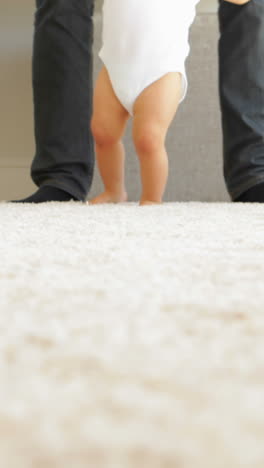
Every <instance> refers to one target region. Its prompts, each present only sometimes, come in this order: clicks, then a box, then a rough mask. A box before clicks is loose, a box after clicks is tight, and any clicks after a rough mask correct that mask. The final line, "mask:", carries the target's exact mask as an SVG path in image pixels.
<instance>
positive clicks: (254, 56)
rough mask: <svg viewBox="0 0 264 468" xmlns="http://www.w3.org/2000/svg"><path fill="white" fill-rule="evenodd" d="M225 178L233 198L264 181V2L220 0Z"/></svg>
mask: <svg viewBox="0 0 264 468" xmlns="http://www.w3.org/2000/svg"><path fill="white" fill-rule="evenodd" d="M219 20H220V32H221V37H220V41H219V61H220V65H219V69H220V71H219V75H220V80H219V81H220V101H221V109H222V124H223V139H224V176H225V181H226V185H227V189H228V191H229V194H230V196H231V198H232V199H233V200H235V199H236V198H237V197H238V196H239V195H241V194H242V193H243V192H245V191H246V190H248V189H249V188H251V187H253V186H254V185H257V184H259V183H261V182H264V1H263V0H251V2H250V3H248V4H246V5H244V6H237V5H232V4H231V3H227V2H225V1H223V0H220V7H219Z"/></svg>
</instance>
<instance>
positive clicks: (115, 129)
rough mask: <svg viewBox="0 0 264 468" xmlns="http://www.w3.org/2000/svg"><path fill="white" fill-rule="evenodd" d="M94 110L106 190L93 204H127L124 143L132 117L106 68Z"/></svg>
mask: <svg viewBox="0 0 264 468" xmlns="http://www.w3.org/2000/svg"><path fill="white" fill-rule="evenodd" d="M93 108H94V112H93V117H92V121H91V129H92V134H93V137H94V140H95V148H96V158H97V164H98V168H99V171H100V174H101V177H102V179H103V183H104V187H105V190H104V192H103V193H101V194H100V195H99V196H97V197H96V198H94V199H92V200H91V201H90V203H92V204H97V203H118V202H122V201H126V200H127V193H126V189H125V184H124V161H125V150H124V145H123V143H122V140H121V139H122V135H123V133H124V131H125V127H126V122H127V120H128V118H129V114H128V112H127V111H126V110H125V109H124V107H123V106H122V105H121V103H120V102H119V101H118V99H117V97H116V95H115V93H114V91H113V88H112V85H111V81H110V79H109V75H108V72H107V70H106V68H105V67H103V68H102V70H101V72H100V73H99V76H98V79H97V83H96V86H95V90H94V103H93Z"/></svg>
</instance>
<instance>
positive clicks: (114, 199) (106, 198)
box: [87, 191, 127, 205]
mask: <svg viewBox="0 0 264 468" xmlns="http://www.w3.org/2000/svg"><path fill="white" fill-rule="evenodd" d="M126 201H127V193H126V192H122V193H116V194H115V193H110V192H107V191H105V192H103V193H101V194H100V195H98V196H97V197H95V198H92V200H90V201H89V202H87V203H88V205H99V204H102V203H122V202H126Z"/></svg>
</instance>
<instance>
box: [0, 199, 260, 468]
mask: <svg viewBox="0 0 264 468" xmlns="http://www.w3.org/2000/svg"><path fill="white" fill-rule="evenodd" d="M0 217H1V218H0V219H1V224H0V250H1V251H0V259H1V261H0V287H1V295H0V311H1V313H0V348H1V353H0V379H1V385H0V460H1V467H3V468H90V467H91V468H240V467H241V468H245V467H247V468H263V466H264V444H263V441H264V340H263V332H264V287H263V286H264V217H263V205H260V204H252V205H249V204H231V203H219V204H217V203H196V202H194V203H165V204H164V205H161V206H148V207H138V206H137V205H136V204H134V203H128V204H122V205H119V206H116V205H104V206H88V205H84V204H81V203H79V202H77V203H74V202H69V203H64V204H60V203H46V204H43V205H28V204H25V205H19V206H18V205H16V204H14V205H12V204H8V203H1V204H0Z"/></svg>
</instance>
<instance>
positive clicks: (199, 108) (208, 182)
mask: <svg viewBox="0 0 264 468" xmlns="http://www.w3.org/2000/svg"><path fill="white" fill-rule="evenodd" d="M101 4H102V1H101V0H97V2H96V14H95V27H96V37H95V76H96V74H97V73H98V70H99V67H100V63H99V60H98V58H97V52H98V48H99V46H100V36H101V17H100V8H101ZM216 8H217V1H216V0H202V1H201V3H200V5H199V8H198V12H199V14H198V15H197V18H196V22H195V25H194V26H193V28H192V35H191V42H192V54H191V57H190V58H189V59H188V75H189V94H188V98H187V99H186V101H185V102H184V103H183V105H182V106H181V108H180V110H179V113H178V116H177V119H176V121H175V123H174V124H173V127H172V128H171V130H170V134H169V137H168V149H169V151H170V153H175V158H172V160H171V173H170V180H169V184H168V189H167V194H166V198H167V200H174V199H177V200H191V199H197V200H205V201H223V200H227V199H228V196H227V193H226V190H225V186H224V182H223V176H222V148H221V144H222V143H221V132H220V114H219V105H218V96H217V40H218V24H217V15H216ZM34 10H35V3H34V0H23V1H22V2H21V0H4V1H1V3H0V72H1V87H0V93H1V95H0V96H1V113H0V199H1V200H3V199H4V200H8V199H10V198H17V197H23V196H25V195H28V194H29V193H30V192H32V191H33V190H35V186H34V184H33V183H32V181H31V179H30V173H29V171H30V164H31V160H32V158H33V155H34V151H35V148H34V138H33V108H32V87H31V55H32V35H33V15H34ZM128 133H129V130H128ZM179 136H180V138H179ZM126 138H127V142H128V145H129V136H127V137H126ZM176 150H177V151H176ZM132 151H133V149H132V147H131V146H129V148H128V152H129V153H131V152H132ZM130 159H131V158H130ZM134 159H135V158H134ZM128 171H131V172H132V173H133V174H134V173H135V174H136V172H137V163H136V161H135V160H133V161H129V162H128ZM133 177H134V176H133ZM135 177H136V176H135ZM176 180H177V184H176ZM99 184H100V181H99V178H98V174H97V173H96V174H95V181H94V184H93V189H92V193H93V192H94V193H95V192H96V191H97V190H98V185H99ZM131 184H132V182H131ZM133 184H134V185H133V186H132V185H131V187H130V192H131V191H132V196H133V193H135V194H136V193H137V191H138V190H139V185H138V180H134V182H133ZM135 196H136V195H135Z"/></svg>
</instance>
